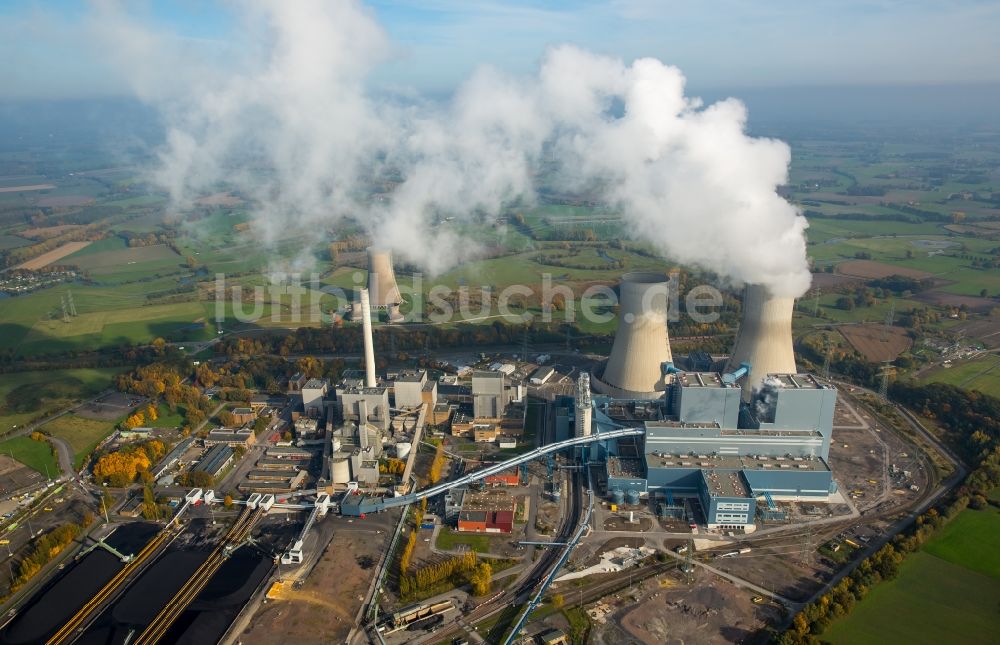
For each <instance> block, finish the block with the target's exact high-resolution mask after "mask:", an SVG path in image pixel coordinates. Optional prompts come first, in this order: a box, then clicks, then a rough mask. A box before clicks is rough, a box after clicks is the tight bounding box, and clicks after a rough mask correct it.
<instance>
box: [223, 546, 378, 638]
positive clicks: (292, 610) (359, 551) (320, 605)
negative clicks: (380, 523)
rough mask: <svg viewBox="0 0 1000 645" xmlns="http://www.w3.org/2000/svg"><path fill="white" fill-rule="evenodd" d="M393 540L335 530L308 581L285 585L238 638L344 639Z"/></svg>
mask: <svg viewBox="0 0 1000 645" xmlns="http://www.w3.org/2000/svg"><path fill="white" fill-rule="evenodd" d="M390 538H391V532H390V531H383V532H382V534H376V533H375V532H374V531H370V532H361V531H347V530H340V531H335V532H334V536H333V540H332V541H331V542H330V544H329V546H327V548H326V551H325V552H324V553H323V556H322V557H321V558H320V561H319V562H318V563H317V564H316V567H315V568H314V569H313V570H312V572H311V573H310V575H309V577H308V578H307V579H306V581H305V582H304V583H303V584H302V585H301V586H300V587H299V588H295V587H294V586H293V585H292V586H285V587H283V588H282V589H281V590H280V591H278V592H276V593H275V594H274V595H275V596H276V598H275V599H273V600H270V601H268V603H267V604H264V605H261V606H260V608H259V609H258V610H257V612H256V614H255V615H254V616H253V619H252V621H251V623H250V626H249V627H248V628H247V629H246V630H245V631H244V632H243V634H241V636H240V638H239V640H240V641H242V642H244V643H254V644H255V645H265V644H271V643H273V644H275V645H287V644H288V643H295V644H296V645H304V644H306V643H342V642H344V640H345V639H346V638H347V635H348V633H349V632H350V630H351V627H352V626H353V625H354V618H355V616H356V615H357V612H358V610H359V609H360V607H361V603H362V602H364V598H365V594H366V593H367V592H368V585H369V583H370V581H371V578H372V576H373V575H375V571H376V566H377V563H378V561H379V558H380V557H381V555H382V552H383V551H384V550H385V549H386V548H388V540H389V539H390ZM365 558H369V559H370V561H374V564H371V562H370V561H368V562H366V561H365ZM362 565H369V566H368V568H363V566H362Z"/></svg>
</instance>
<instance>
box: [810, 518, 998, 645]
mask: <svg viewBox="0 0 1000 645" xmlns="http://www.w3.org/2000/svg"><path fill="white" fill-rule="evenodd" d="M998 531H1000V512H998V511H997V510H996V509H994V508H990V509H989V510H984V511H974V510H965V511H963V512H962V513H961V514H959V516H958V517H957V518H955V519H954V520H952V522H951V523H950V524H949V525H948V526H947V527H945V529H944V530H943V531H942V532H941V534H940V535H938V536H937V537H935V538H934V539H933V540H931V541H930V542H928V543H927V544H926V545H925V547H924V550H922V551H919V552H917V553H913V554H910V555H909V556H907V558H906V560H905V561H904V562H903V564H902V565H901V566H900V573H899V576H898V577H897V578H896V579H894V580H891V581H889V582H883V583H881V584H879V585H877V586H876V587H874V588H873V589H872V591H871V593H870V594H869V595H868V597H867V598H865V599H864V600H863V601H862V602H860V603H859V604H858V605H857V606H856V607H854V609H853V611H852V612H851V613H850V615H849V616H848V617H847V618H845V619H842V620H838V621H836V622H834V623H833V624H832V625H831V626H830V628H829V629H827V630H826V631H825V632H823V634H822V639H823V640H824V641H829V642H831V643H835V644H838V643H845V644H848V643H849V644H851V645H854V644H855V643H861V644H865V643H872V644H873V645H882V644H884V643H907V642H909V643H962V642H965V643H986V642H992V641H993V640H995V636H996V634H998V633H1000V612H998V611H997V599H998V598H1000V558H998V557H997V554H996V538H995V536H996V535H997V532H998ZM990 634H993V635H994V636H990Z"/></svg>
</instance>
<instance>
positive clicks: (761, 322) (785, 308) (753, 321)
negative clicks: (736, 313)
mask: <svg viewBox="0 0 1000 645" xmlns="http://www.w3.org/2000/svg"><path fill="white" fill-rule="evenodd" d="M794 304H795V299H794V298H777V297H775V296H772V295H771V294H770V293H769V292H768V290H767V288H766V287H764V286H762V285H748V286H747V288H746V291H745V292H744V294H743V322H742V323H741V324H740V331H739V333H738V334H737V336H736V345H734V346H733V354H732V356H731V357H730V358H729V364H728V366H727V371H728V372H733V371H735V370H736V369H738V368H739V366H740V363H750V375H749V376H748V377H747V379H746V381H745V382H744V385H743V391H744V394H745V395H747V396H748V395H749V394H750V392H751V391H752V390H754V389H757V388H758V387H759V386H760V383H761V381H763V380H764V379H765V378H766V377H767V375H768V374H795V373H796V372H797V370H796V368H795V353H794V351H793V350H792V308H793V306H794Z"/></svg>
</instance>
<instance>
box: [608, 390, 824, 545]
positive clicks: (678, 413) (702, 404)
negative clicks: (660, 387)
mask: <svg viewBox="0 0 1000 645" xmlns="http://www.w3.org/2000/svg"><path fill="white" fill-rule="evenodd" d="M836 402H837V391H836V389H834V388H833V386H831V385H830V384H828V383H825V382H823V381H820V380H819V379H817V378H816V377H814V376H812V375H810V374H772V375H770V376H769V378H768V379H767V380H766V381H765V383H764V385H763V386H762V387H761V388H760V389H759V390H757V391H755V392H754V395H753V397H752V398H751V399H750V400H749V401H745V400H744V399H743V393H742V390H741V388H740V386H739V384H738V383H737V382H736V379H734V378H731V377H730V376H729V375H723V374H720V373H717V372H676V373H674V374H673V375H672V379H671V382H670V383H669V384H668V387H667V391H666V392H665V395H664V397H663V399H661V400H660V401H641V402H632V401H620V400H614V399H611V398H608V397H599V396H598V397H594V405H595V412H596V414H595V417H594V419H595V424H596V425H597V431H598V432H600V428H601V427H602V426H605V427H606V426H612V427H614V426H642V427H643V428H644V429H645V435H644V437H641V438H640V437H629V438H625V439H620V440H618V441H614V442H608V445H607V446H606V447H602V448H601V450H600V451H599V452H598V453H596V455H597V456H599V457H603V459H604V463H605V465H606V475H607V490H608V494H609V495H610V496H611V497H612V499H614V500H620V499H622V498H624V497H626V496H629V497H634V496H635V495H636V494H639V495H646V494H649V493H660V492H663V493H665V494H667V495H669V496H671V497H673V496H678V497H682V498H687V499H690V500H695V499H696V500H697V501H698V502H699V503H700V506H701V509H702V512H703V514H704V520H705V522H706V524H707V526H708V528H724V529H728V528H733V529H744V530H752V527H753V525H754V524H755V520H756V518H757V516H758V514H759V510H760V511H767V510H768V509H770V510H771V511H772V512H773V511H774V509H775V508H776V507H775V502H774V500H801V499H810V500H814V501H825V500H827V499H828V497H829V495H830V494H831V493H833V492H835V490H836V485H835V484H834V481H833V475H832V473H831V472H830V467H829V466H828V463H827V460H828V459H829V455H830V440H831V435H832V431H833V410H834V406H835V405H836Z"/></svg>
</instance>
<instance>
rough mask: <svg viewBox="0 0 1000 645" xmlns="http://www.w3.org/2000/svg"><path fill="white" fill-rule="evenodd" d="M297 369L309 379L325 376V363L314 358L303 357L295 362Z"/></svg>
mask: <svg viewBox="0 0 1000 645" xmlns="http://www.w3.org/2000/svg"><path fill="white" fill-rule="evenodd" d="M295 368H296V369H297V370H299V371H300V372H302V374H304V375H305V376H306V377H307V378H319V377H320V376H322V375H323V363H321V362H320V361H319V360H318V359H317V358H315V357H314V356H303V357H302V358H300V359H299V360H298V361H296V362H295Z"/></svg>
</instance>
